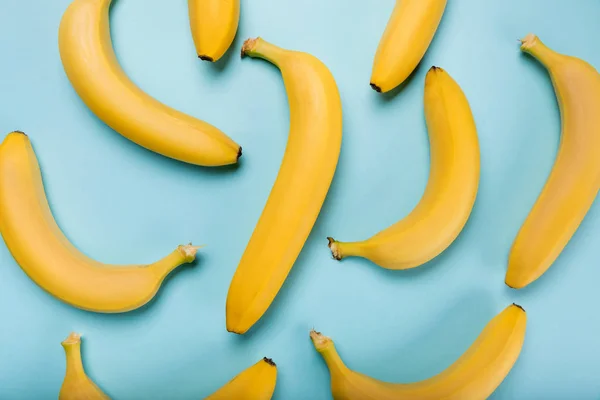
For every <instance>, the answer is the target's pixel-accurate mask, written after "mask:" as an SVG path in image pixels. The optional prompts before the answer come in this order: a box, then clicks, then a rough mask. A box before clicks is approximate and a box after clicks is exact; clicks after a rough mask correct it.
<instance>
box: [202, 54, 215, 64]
mask: <svg viewBox="0 0 600 400" xmlns="http://www.w3.org/2000/svg"><path fill="white" fill-rule="evenodd" d="M198 58H199V59H201V60H202V61H210V62H215V59H214V58H212V57H210V56H205V55H203V54H198Z"/></svg>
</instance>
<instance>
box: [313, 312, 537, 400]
mask: <svg viewBox="0 0 600 400" xmlns="http://www.w3.org/2000/svg"><path fill="white" fill-rule="evenodd" d="M526 324H527V317H526V315H525V311H524V310H523V309H522V308H521V307H520V306H517V305H511V306H509V307H507V308H506V309H505V310H504V311H503V312H501V313H500V314H498V315H497V316H496V317H494V318H493V319H492V320H491V321H490V322H489V323H488V324H487V326H486V327H485V328H484V330H483V331H482V332H481V334H480V335H479V337H478V338H477V340H475V342H474V343H473V344H472V345H471V347H470V348H469V349H468V350H467V351H466V352H465V353H464V354H463V355H462V356H461V357H460V358H459V359H458V360H456V362H454V364H452V365H451V366H450V367H448V368H447V369H446V370H444V371H442V372H441V373H439V374H437V375H435V376H433V377H431V378H429V379H426V380H423V381H420V382H415V383H407V384H400V383H388V382H383V381H379V380H377V379H374V378H371V377H369V376H367V375H364V374H361V373H360V372H356V371H353V370H351V369H350V368H348V367H347V366H346V365H345V364H344V362H343V361H342V359H341V358H340V356H339V354H338V353H337V351H336V349H335V346H334V344H333V341H332V340H331V339H330V338H328V337H326V336H323V335H322V334H320V333H319V332H315V331H312V332H311V339H312V341H313V344H314V346H315V348H316V349H317V351H318V352H319V353H320V354H321V355H322V356H323V358H324V360H325V362H326V364H327V367H328V368H329V373H330V375H331V392H332V394H333V398H334V399H335V400H388V399H389V400H440V399H443V400H466V399H468V400H484V399H486V398H488V397H489V396H490V395H491V394H492V393H493V392H494V390H495V389H496V388H497V387H498V386H499V385H500V384H501V383H502V381H503V380H504V378H505V377H506V376H507V375H508V373H509V372H510V370H511V369H512V367H513V365H514V363H515V362H516V360H517V358H518V357H519V354H520V352H521V348H522V346H523V342H524V340H525V328H526Z"/></svg>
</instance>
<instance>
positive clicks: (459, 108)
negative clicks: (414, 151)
mask: <svg viewBox="0 0 600 400" xmlns="http://www.w3.org/2000/svg"><path fill="white" fill-rule="evenodd" d="M424 109H425V120H426V123H427V130H428V133H429V147H430V160H431V161H430V164H431V165H430V169H429V177H428V182H427V186H426V188H425V192H424V194H423V196H422V197H421V199H420V201H419V203H418V204H417V206H415V207H414V208H413V210H412V211H411V212H410V213H409V214H408V215H407V216H405V217H404V218H403V219H402V220H400V221H399V222H396V223H395V224H393V225H392V226H390V227H388V228H387V229H384V230H383V231H381V232H379V233H377V234H376V235H374V236H372V237H371V238H369V239H367V240H363V241H358V242H340V241H336V240H335V239H333V238H331V237H328V238H327V239H328V242H329V248H330V250H331V253H332V255H333V257H334V258H335V259H337V260H341V259H342V258H344V257H353V256H354V257H363V258H366V259H368V260H370V261H372V262H373V263H375V264H377V265H378V266H380V267H382V268H386V269H392V270H404V269H410V268H415V267H418V266H421V265H423V264H424V263H426V262H428V261H430V260H432V259H434V258H435V257H437V256H438V255H440V254H441V253H442V252H443V251H444V250H446V249H447V248H448V247H449V246H450V245H451V244H452V243H453V242H454V241H455V240H456V238H457V237H458V236H459V234H460V233H461V231H462V230H463V228H464V227H465V225H466V223H467V221H468V219H469V217H470V215H471V211H472V209H473V206H474V204H475V200H476V198H477V191H478V187H479V175H480V151H479V139H478V137H477V127H476V124H475V120H474V118H473V114H472V112H471V107H470V105H469V101H468V99H467V97H466V96H465V94H464V92H463V91H462V89H461V87H460V86H459V85H458V84H457V83H456V81H455V80H454V79H452V77H451V76H450V75H449V74H448V73H447V72H446V71H444V70H443V69H442V68H439V67H432V68H431V69H430V70H429V72H428V73H427V76H426V77H425V92H424Z"/></svg>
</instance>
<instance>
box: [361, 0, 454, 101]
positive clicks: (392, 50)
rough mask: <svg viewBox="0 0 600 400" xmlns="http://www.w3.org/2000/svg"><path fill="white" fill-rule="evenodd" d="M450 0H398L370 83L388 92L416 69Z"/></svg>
mask: <svg viewBox="0 0 600 400" xmlns="http://www.w3.org/2000/svg"><path fill="white" fill-rule="evenodd" d="M446 2H447V0H396V4H395V6H394V10H393V12H392V15H391V16H390V19H389V21H388V23H387V26H386V28H385V31H384V33H383V35H382V37H381V39H380V41H379V45H378V46H377V52H376V54H375V58H374V60H373V70H372V72H371V82H370V84H371V87H372V88H373V89H374V90H375V91H377V92H383V93H385V92H389V91H390V90H392V89H394V88H396V87H397V86H399V85H401V84H402V83H403V82H404V81H406V79H407V78H408V77H409V76H410V75H411V73H412V72H413V71H414V70H415V68H416V67H417V65H418V64H419V63H420V62H421V59H422V58H423V56H424V55H425V52H426V51H427V48H428V47H429V45H430V44H431V41H432V40H433V37H434V35H435V32H436V31H437V28H438V26H439V24H440V21H441V20H442V16H443V15H444V10H445V9H446Z"/></svg>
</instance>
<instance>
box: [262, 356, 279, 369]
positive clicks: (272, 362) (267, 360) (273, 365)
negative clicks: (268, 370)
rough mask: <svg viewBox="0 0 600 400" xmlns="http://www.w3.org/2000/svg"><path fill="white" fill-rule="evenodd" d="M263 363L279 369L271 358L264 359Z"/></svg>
mask: <svg viewBox="0 0 600 400" xmlns="http://www.w3.org/2000/svg"><path fill="white" fill-rule="evenodd" d="M263 361H264V362H266V363H267V364H269V365H270V366H271V367H277V364H275V361H273V359H271V358H267V357H263Z"/></svg>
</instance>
